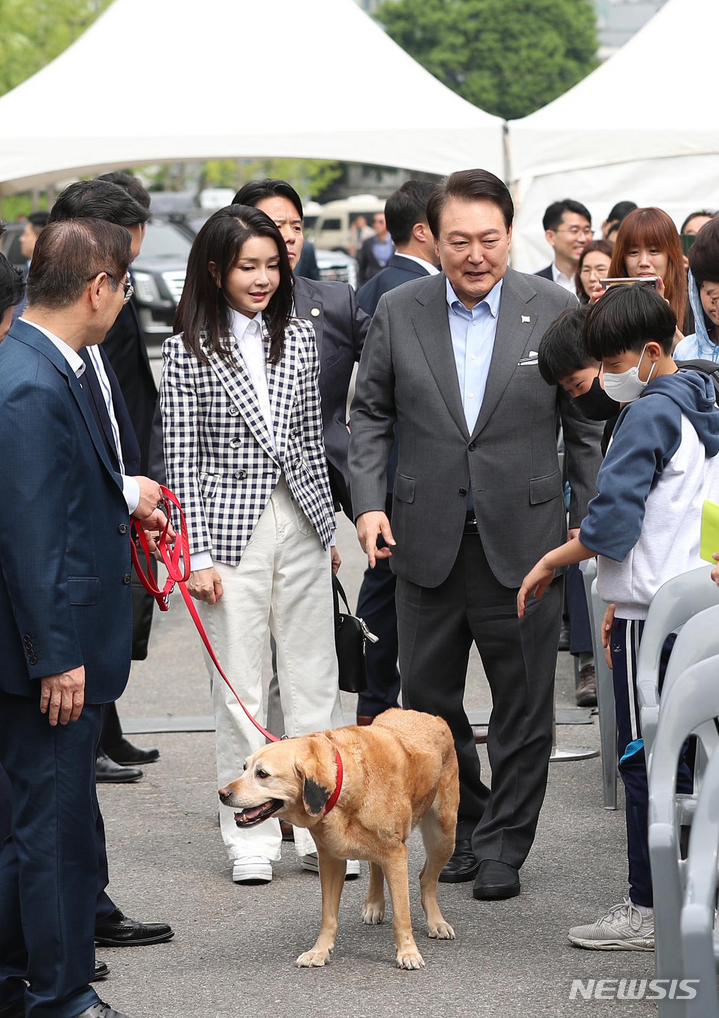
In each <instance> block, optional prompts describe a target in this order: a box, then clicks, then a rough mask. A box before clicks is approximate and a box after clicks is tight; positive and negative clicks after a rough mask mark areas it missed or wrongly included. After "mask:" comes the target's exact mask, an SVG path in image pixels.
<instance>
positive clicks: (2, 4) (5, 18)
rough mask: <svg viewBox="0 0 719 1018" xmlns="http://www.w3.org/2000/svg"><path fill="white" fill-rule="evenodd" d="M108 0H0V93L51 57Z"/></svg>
mask: <svg viewBox="0 0 719 1018" xmlns="http://www.w3.org/2000/svg"><path fill="white" fill-rule="evenodd" d="M110 3H111V0H0V26H1V30H0V95H2V94H3V93H5V92H9V91H10V89H11V88H15V86H16V85H19V84H20V83H21V82H22V81H24V80H25V79H26V78H29V77H30V76H31V75H33V74H35V73H36V72H37V71H39V70H40V69H41V68H42V67H44V66H45V64H48V63H50V61H51V60H54V59H55V57H56V56H58V55H59V54H60V53H62V51H63V50H64V49H67V47H68V46H69V45H70V43H72V42H74V41H75V39H77V37H78V36H79V35H82V33H83V32H84V31H85V29H86V28H89V26H90V25H91V24H92V22H93V21H94V20H95V19H96V18H97V17H98V15H99V14H101V13H102V12H103V11H104V10H105V8H106V7H109V5H110Z"/></svg>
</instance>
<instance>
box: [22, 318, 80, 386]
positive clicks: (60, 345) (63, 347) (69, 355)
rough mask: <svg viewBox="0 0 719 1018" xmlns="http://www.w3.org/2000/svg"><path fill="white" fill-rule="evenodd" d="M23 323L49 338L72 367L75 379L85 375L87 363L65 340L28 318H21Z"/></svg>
mask: <svg viewBox="0 0 719 1018" xmlns="http://www.w3.org/2000/svg"><path fill="white" fill-rule="evenodd" d="M20 321H21V322H25V324H26V325H32V327H33V329H37V331H38V332H41V333H42V334H43V336H47V338H48V339H49V340H50V342H51V343H52V345H53V346H54V347H55V348H56V349H57V350H59V351H60V353H61V354H62V355H63V357H64V358H65V360H66V361H67V363H68V364H69V365H70V370H71V371H72V372H73V374H74V375H75V378H79V377H80V376H81V375H84V373H85V361H84V360H83V359H82V357H81V356H80V354H79V353H78V352H77V350H73V348H72V347H71V346H70V345H69V344H68V343H66V342H65V340H64V339H60V337H59V336H56V335H54V333H52V332H50V331H49V330H48V329H43V327H42V325H38V324H37V323H36V322H29V321H28V320H27V318H21V319H20Z"/></svg>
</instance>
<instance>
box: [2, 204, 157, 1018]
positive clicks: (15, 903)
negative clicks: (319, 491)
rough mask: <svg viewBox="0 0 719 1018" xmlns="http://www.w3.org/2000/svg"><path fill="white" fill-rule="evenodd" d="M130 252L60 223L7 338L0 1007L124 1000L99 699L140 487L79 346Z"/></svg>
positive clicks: (73, 1006)
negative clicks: (112, 951)
mask: <svg viewBox="0 0 719 1018" xmlns="http://www.w3.org/2000/svg"><path fill="white" fill-rule="evenodd" d="M129 263H130V236H129V234H128V232H127V230H124V229H122V228H121V227H118V226H114V225H112V224H109V223H102V222H98V221H95V220H83V221H75V222H67V223H56V224H53V225H51V226H48V227H47V228H46V230H45V231H43V234H42V236H41V237H40V239H39V241H38V244H37V248H36V251H35V255H34V257H33V263H32V265H31V268H30V274H29V277H28V308H27V310H26V312H25V315H24V317H23V318H22V319H20V320H19V321H18V322H16V323H15V324H14V325H13V326H12V328H11V330H10V333H9V335H8V338H7V339H5V340H4V341H3V343H2V344H0V443H1V444H2V449H3V455H2V457H0V487H1V488H2V491H3V494H4V497H3V502H2V508H0V645H1V646H2V648H3V666H2V669H0V714H1V715H2V718H3V724H2V725H1V726H0V763H1V764H2V766H3V767H4V769H5V771H6V772H7V774H8V776H9V778H10V784H11V788H12V798H13V802H12V805H13V826H12V835H11V837H10V838H8V839H7V840H6V841H5V843H4V845H3V846H2V849H0V1015H2V1018H20V1016H21V1015H27V1016H28V1018H41V1016H42V1018H76V1016H78V1018H79V1016H82V1018H116V1016H117V1015H118V1012H116V1011H114V1010H113V1009H112V1008H110V1007H109V1006H108V1005H107V1004H103V1003H102V1002H100V1001H99V999H98V997H97V994H96V993H95V991H94V990H93V989H92V987H91V986H90V985H89V981H90V979H91V978H92V977H93V963H94V939H95V907H96V897H97V871H98V855H97V847H96V841H95V832H96V822H97V815H98V812H99V810H98V804H97V797H96V793H95V781H94V775H95V749H96V746H97V741H98V739H99V735H100V728H101V724H102V705H103V704H104V703H108V702H110V701H112V700H114V699H116V698H117V697H118V696H119V695H120V693H121V692H122V690H123V688H124V686H125V683H126V681H127V675H128V672H129V667H130V646H131V634H132V618H131V602H130V548H129V540H128V530H129V523H128V505H127V501H126V497H125V495H124V494H123V481H122V478H120V476H119V475H118V473H117V472H116V471H115V470H114V469H113V464H112V463H111V461H110V458H109V456H108V453H107V449H106V446H105V443H104V442H103V439H102V438H101V436H100V433H99V430H98V427H97V425H96V423H95V420H94V417H93V415H92V412H91V410H90V404H89V400H88V394H87V391H86V390H85V388H84V387H83V377H82V376H83V375H84V373H85V370H86V367H85V362H84V361H83V359H82V357H81V356H80V351H81V350H82V349H83V348H85V347H89V346H92V345H95V344H97V343H99V342H101V340H102V338H103V337H104V335H105V333H106V332H107V330H108V328H109V327H110V325H111V324H112V322H113V321H114V319H115V317H116V316H117V314H118V313H119V311H120V308H121V307H122V303H123V300H124V299H125V293H126V289H125V288H126V286H128V285H129V284H127V281H126V279H127V268H128V265H129ZM145 482H147V483H145ZM135 483H136V484H137V486H138V491H137V505H136V508H135V512H134V515H135V516H136V517H137V518H138V519H141V520H142V521H143V525H144V526H147V527H148V528H149V529H156V528H157V527H158V526H162V525H163V523H164V517H162V514H161V513H159V512H158V510H157V508H156V507H157V500H158V497H159V494H160V491H159V487H158V486H157V485H154V486H153V485H152V483H151V482H149V480H148V479H146V478H141V479H139V480H136V481H135ZM26 983H27V984H28V985H27V987H26Z"/></svg>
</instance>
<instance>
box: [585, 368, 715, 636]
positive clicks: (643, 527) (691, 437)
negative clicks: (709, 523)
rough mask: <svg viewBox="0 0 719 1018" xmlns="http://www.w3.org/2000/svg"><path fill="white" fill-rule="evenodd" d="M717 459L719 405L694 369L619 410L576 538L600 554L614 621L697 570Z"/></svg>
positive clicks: (642, 608) (638, 614)
mask: <svg viewBox="0 0 719 1018" xmlns="http://www.w3.org/2000/svg"><path fill="white" fill-rule="evenodd" d="M717 453H719V408H717V405H716V401H715V392H714V387H713V385H712V382H711V380H710V379H708V378H707V377H706V375H703V374H701V373H700V372H698V371H679V372H677V373H676V374H673V375H661V376H660V377H659V378H657V379H656V380H655V381H653V382H650V383H649V385H648V386H647V387H646V388H645V390H644V392H643V393H642V395H641V396H640V397H639V399H637V400H635V401H634V402H633V403H630V404H629V405H628V406H626V407H625V408H624V410H623V411H622V413H621V414H620V416H619V420H618V421H617V425H616V427H615V429H614V435H613V438H612V441H611V444H610V446H609V449H608V450H607V455H606V458H605V460H604V463H603V464H602V467H601V469H600V471H599V476H598V478H597V490H598V494H597V496H596V498H594V499H592V501H591V502H590V503H589V507H588V511H587V517H586V519H585V520H584V522H583V523H582V526H581V530H580V535H579V539H580V540H581V542H582V543H583V544H584V545H586V547H587V548H591V550H592V551H594V552H595V553H596V554H597V555H598V578H597V586H598V589H599V593H600V595H601V597H602V599H603V600H604V601H607V602H614V603H615V604H616V606H617V608H616V616H617V618H630V619H643V618H646V614H647V610H648V607H649V603H650V601H651V599H652V598H653V597H654V594H656V592H657V590H658V589H659V587H661V586H662V584H664V583H666V581H667V580H669V579H671V578H672V577H673V576H677V575H679V574H680V573H683V572H686V571H687V570H689V569H693V568H695V567H697V566H700V565H702V559H701V558H700V557H699V544H700V539H701V512H702V506H703V504H704V502H705V500H706V499H710V500H711V501H713V502H719V456H717ZM717 551H719V548H718V549H717Z"/></svg>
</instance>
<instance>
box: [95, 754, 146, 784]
mask: <svg viewBox="0 0 719 1018" xmlns="http://www.w3.org/2000/svg"><path fill="white" fill-rule="evenodd" d="M141 777H142V771H141V770H140V768H139V767H120V765H119V764H116V763H115V761H114V760H111V759H110V757H109V756H108V755H107V753H103V751H102V750H101V749H98V751H97V757H96V758H95V779H96V780H97V781H114V782H117V783H119V784H127V783H128V782H129V781H139V780H140V778H141Z"/></svg>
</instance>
